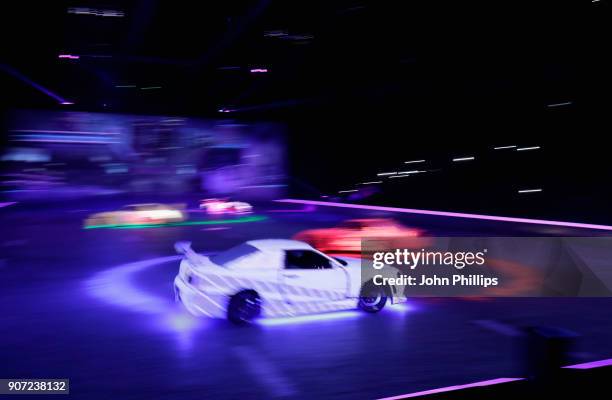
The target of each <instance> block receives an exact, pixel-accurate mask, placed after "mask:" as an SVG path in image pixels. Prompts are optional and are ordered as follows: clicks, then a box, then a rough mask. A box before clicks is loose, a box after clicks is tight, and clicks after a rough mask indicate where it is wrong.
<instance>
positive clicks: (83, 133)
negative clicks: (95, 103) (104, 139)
mask: <svg viewBox="0 0 612 400" xmlns="http://www.w3.org/2000/svg"><path fill="white" fill-rule="evenodd" d="M11 132H20V133H49V134H53V133H64V134H68V135H70V134H78V135H119V133H118V132H95V131H49V130H46V129H12V130H11Z"/></svg>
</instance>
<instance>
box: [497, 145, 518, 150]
mask: <svg viewBox="0 0 612 400" xmlns="http://www.w3.org/2000/svg"><path fill="white" fill-rule="evenodd" d="M515 148H516V146H515V145H512V146H498V147H493V150H504V149H515Z"/></svg>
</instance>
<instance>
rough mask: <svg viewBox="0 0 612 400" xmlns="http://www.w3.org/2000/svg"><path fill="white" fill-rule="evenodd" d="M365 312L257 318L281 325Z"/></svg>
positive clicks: (270, 323) (337, 318)
mask: <svg viewBox="0 0 612 400" xmlns="http://www.w3.org/2000/svg"><path fill="white" fill-rule="evenodd" d="M362 315H363V313H362V312H360V311H356V310H355V311H339V312H331V313H325V314H312V315H301V316H296V317H282V318H262V319H259V320H257V322H256V323H257V324H258V325H263V326H279V325H296V324H303V323H309V322H320V321H334V320H343V319H350V318H357V317H360V316H362Z"/></svg>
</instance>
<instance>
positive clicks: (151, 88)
mask: <svg viewBox="0 0 612 400" xmlns="http://www.w3.org/2000/svg"><path fill="white" fill-rule="evenodd" d="M161 88H162V87H161V86H145V87H141V88H140V90H153V89H161Z"/></svg>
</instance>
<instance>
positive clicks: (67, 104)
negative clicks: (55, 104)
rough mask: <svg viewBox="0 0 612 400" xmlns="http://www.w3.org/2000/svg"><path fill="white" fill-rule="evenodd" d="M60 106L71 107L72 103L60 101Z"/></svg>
mask: <svg viewBox="0 0 612 400" xmlns="http://www.w3.org/2000/svg"><path fill="white" fill-rule="evenodd" d="M60 104H61V105H63V106H71V105H73V104H74V103H73V102H72V101H62V102H61V103H60Z"/></svg>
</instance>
